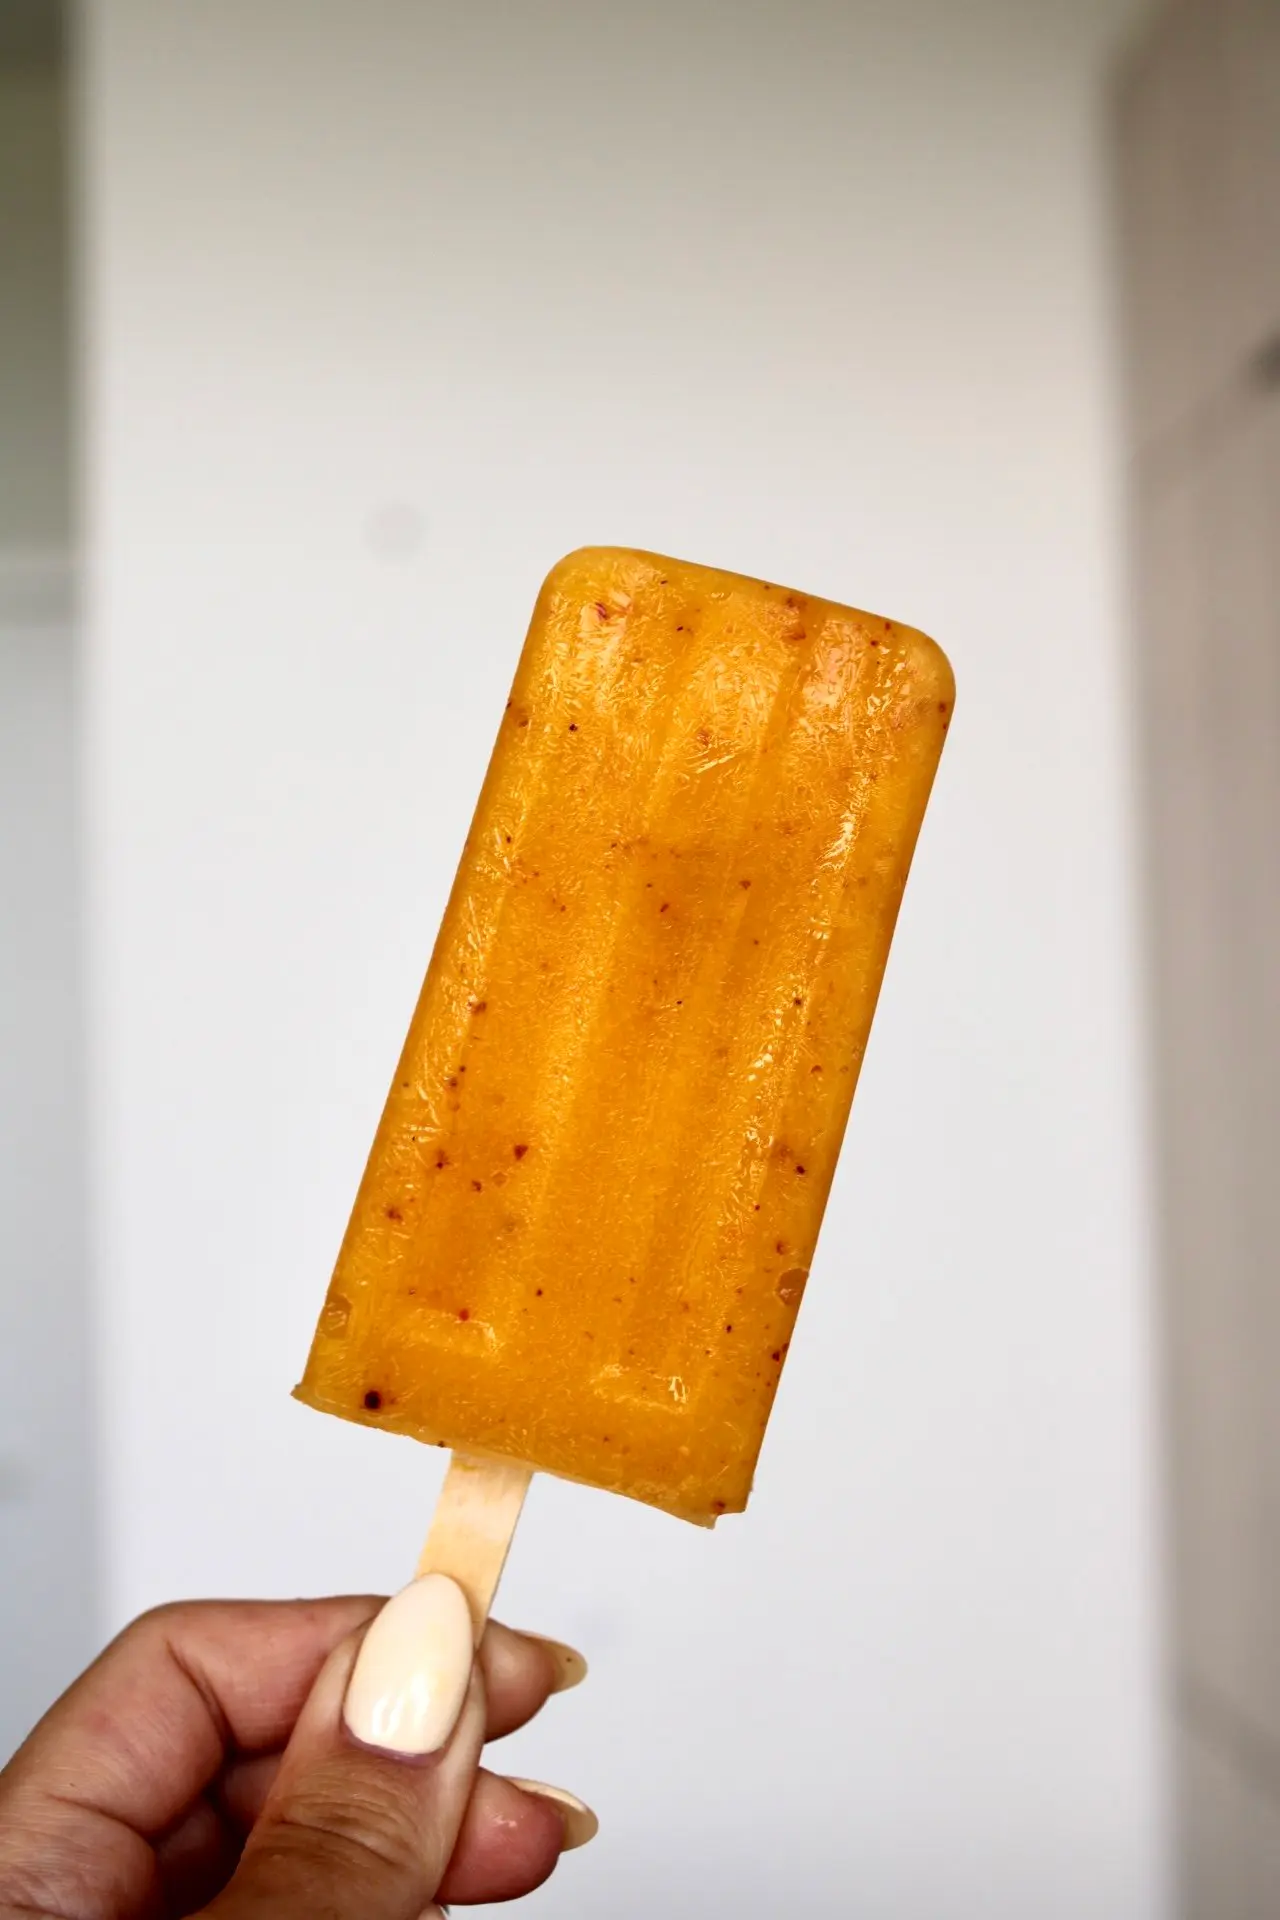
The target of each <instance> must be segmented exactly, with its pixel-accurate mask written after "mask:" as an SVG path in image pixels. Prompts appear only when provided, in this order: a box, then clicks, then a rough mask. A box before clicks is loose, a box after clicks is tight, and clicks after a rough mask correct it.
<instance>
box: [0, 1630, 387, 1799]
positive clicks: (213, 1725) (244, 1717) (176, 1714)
mask: <svg viewBox="0 0 1280 1920" xmlns="http://www.w3.org/2000/svg"><path fill="white" fill-rule="evenodd" d="M381 1604H382V1602H381V1601H380V1600H379V1599H377V1598H375V1597H373V1596H366V1595H350V1596H344V1597H341V1598H337V1599H331V1600H275V1601H273V1600H209V1601H190V1602H183V1603H180V1604H177V1605H174V1606H169V1607H159V1608H157V1609H156V1610H155V1612H153V1613H147V1614H144V1615H143V1616H142V1618H141V1619H140V1620H135V1621H134V1622H133V1624H132V1626H129V1627H127V1628H126V1629H125V1631H124V1632H123V1633H122V1634H121V1635H120V1636H119V1638H118V1639H116V1640H114V1641H112V1643H111V1645H110V1646H109V1647H108V1648H107V1649H106V1651H105V1652H104V1653H102V1654H101V1655H100V1656H99V1657H98V1659H97V1660H95V1661H94V1663H93V1665H92V1666H91V1667H90V1668H89V1669H88V1671H87V1672H86V1673H85V1674H83V1675H82V1676H81V1678H80V1679H79V1680H77V1681H76V1683H75V1685H74V1686H72V1687H70V1688H69V1689H68V1691H67V1692H66V1693H65V1694H63V1696H62V1698H61V1700H59V1701H58V1702H57V1704H56V1706H54V1707H53V1708H52V1709H51V1711H50V1712H49V1713H48V1714H47V1715H46V1716H45V1718H44V1719H43V1720H42V1721H41V1722H40V1724H39V1726H38V1727H37V1728H36V1729H35V1731H34V1732H33V1733H32V1734H31V1736H30V1737H29V1739H28V1740H27V1741H26V1743H25V1744H24V1745H23V1746H22V1747H20V1748H19V1749H18V1752H17V1753H16V1754H15V1756H14V1758H13V1760H12V1761H11V1762H10V1763H9V1766H8V1767H6V1769H5V1770H4V1773H3V1774H0V1802H2V1803H3V1804H4V1805H5V1806H6V1807H7V1806H8V1805H9V1804H10V1803H11V1801H12V1799H13V1798H14V1796H18V1797H21V1796H23V1795H24V1794H25V1792H26V1791H28V1790H29V1789H33V1788H37V1787H38V1786H39V1784H40V1782H41V1781H42V1780H48V1781H51V1782H56V1787H57V1793H58V1795H59V1797H60V1798H61V1799H63V1800H71V1801H74V1802H75V1803H76V1804H77V1805H79V1806H82V1807H85V1808H88V1809H89V1810H91V1811H93V1812H96V1813H99V1814H101V1815H103V1816H105V1817H106V1818H107V1819H110V1820H117V1821H122V1822H124V1823H125V1824H126V1825H128V1826H129V1827H131V1828H133V1829H134V1830H135V1831H136V1832H139V1833H144V1834H145V1833H160V1832H163V1831H164V1829H165V1828H166V1827H167V1826H169V1825H170V1824H171V1822H172V1821H173V1820H175V1819H176V1818H177V1816H178V1815H179V1814H180V1813H181V1812H182V1811H183V1809H184V1808H185V1807H187V1806H189V1805H190V1803H191V1801H192V1800H193V1799H194V1798H195V1797H196V1796H197V1795H198V1794H200V1793H202V1792H203V1791H204V1789H205V1788H206V1787H207V1786H208V1784H209V1782H210V1781H211V1780H213V1779H214V1778H215V1776H216V1775H217V1773H218V1770H219V1768H220V1767H221V1766H222V1763H223V1759H224V1756H225V1754H226V1752H227V1751H228V1749H231V1748H234V1749H236V1750H238V1751H239V1752H241V1753H249V1754H252V1753H262V1752H269V1751H271V1750H272V1749H273V1748H277V1747H282V1746H283V1745H284V1743H285V1741H286V1740H287V1739H288V1737H289V1733H290V1730H291V1729H292V1727H293V1723H294V1721H295V1720H296V1719H297V1717H298V1714H299V1712H300V1711H301V1709H302V1703H303V1701H304V1700H305V1699H306V1697H307V1695H308V1693H309V1692H310V1690H311V1686H312V1683H313V1681H314V1680H315V1677H316V1675H317V1674H318V1673H319V1671H320V1668H321V1667H322V1666H323V1665H324V1662H325V1660H326V1659H327V1658H328V1656H329V1654H330V1653H331V1652H332V1650H333V1648H334V1647H336V1646H337V1644H338V1642H339V1641H340V1640H342V1639H344V1638H345V1637H346V1635H347V1634H349V1633H351V1632H353V1631H354V1630H355V1628H356V1627H359V1626H361V1625H363V1623H364V1622H365V1621H366V1620H368V1619H370V1618H372V1616H373V1614H375V1613H376V1612H377V1610H378V1608H379V1606H380V1605H381Z"/></svg>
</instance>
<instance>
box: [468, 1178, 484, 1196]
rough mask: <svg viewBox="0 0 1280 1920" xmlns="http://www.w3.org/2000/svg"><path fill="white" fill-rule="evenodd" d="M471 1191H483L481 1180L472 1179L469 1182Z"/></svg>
mask: <svg viewBox="0 0 1280 1920" xmlns="http://www.w3.org/2000/svg"><path fill="white" fill-rule="evenodd" d="M471 1191H472V1193H483V1192H484V1182H483V1180H473V1181H472V1182H471Z"/></svg>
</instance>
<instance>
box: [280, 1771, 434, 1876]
mask: <svg viewBox="0 0 1280 1920" xmlns="http://www.w3.org/2000/svg"><path fill="white" fill-rule="evenodd" d="M259 1836H260V1838H261V1840H262V1841H263V1842H264V1843H265V1844H267V1845H270V1846H272V1847H273V1848H280V1849H284V1850H287V1851H289V1852H292V1853H295V1854H297V1853H302V1854H305V1855H306V1856H307V1857H308V1858H309V1859H311V1860H322V1861H323V1862H324V1864H325V1865H326V1867H327V1869H328V1870H329V1871H330V1872H332V1874H333V1875H334V1876H335V1877H340V1878H343V1879H351V1880H353V1881H364V1882H367V1881H368V1879H369V1876H370V1875H371V1874H375V1873H376V1874H379V1875H383V1876H386V1877H387V1878H390V1879H394V1880H396V1881H404V1880H406V1879H408V1878H412V1877H414V1876H416V1875H419V1874H421V1873H423V1872H424V1871H425V1869H426V1861H425V1858H424V1851H423V1844H422V1832H421V1826H420V1822H419V1820H418V1819H415V1818H414V1817H412V1815H411V1814H410V1811H409V1810H408V1808H406V1807H404V1806H402V1805H400V1804H399V1803H398V1802H397V1801H396V1800H395V1799H391V1798H388V1797H387V1796H386V1795H385V1794H379V1793H377V1792H374V1791H371V1790H369V1789H368V1788H367V1787H365V1788H362V1787H361V1785H360V1784H359V1783H354V1782H351V1781H350V1780H346V1781H343V1782H342V1783H340V1785H339V1787H338V1788H337V1790H334V1789H332V1788H329V1787H327V1786H326V1785H325V1784H324V1783H323V1782H321V1783H317V1784H316V1785H314V1786H310V1787H307V1788H303V1789H300V1790H298V1791H296V1792H295V1793H293V1794H291V1795H290V1796H289V1800H288V1802H287V1804H286V1805H284V1806H282V1807H281V1808H280V1809H279V1810H278V1811H277V1812H276V1813H275V1814H273V1815H272V1816H271V1818H270V1821H269V1823H268V1825H267V1827H266V1829H265V1830H264V1829H262V1828H260V1829H259Z"/></svg>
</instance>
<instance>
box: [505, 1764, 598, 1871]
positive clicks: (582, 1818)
mask: <svg viewBox="0 0 1280 1920" xmlns="http://www.w3.org/2000/svg"><path fill="white" fill-rule="evenodd" d="M509 1785H511V1786H513V1787H519V1789H520V1791H521V1793H531V1794H532V1795H533V1797H534V1799H535V1800H549V1801H550V1802H551V1804H552V1806H554V1807H555V1808H557V1809H558V1811H559V1813H560V1815H561V1817H562V1819H563V1820H564V1839H563V1840H562V1842H561V1844H560V1851H561V1852H562V1853H572V1852H573V1849H574V1848H575V1847H585V1846H586V1844H587V1842H588V1840H594V1839H595V1837H596V1835H597V1834H598V1833H599V1831H600V1822H599V1821H598V1820H597V1819H596V1816H595V1815H594V1813H592V1811H591V1809H590V1807H589V1806H588V1805H587V1804H586V1802H585V1800H579V1799H578V1798H577V1796H576V1795H575V1794H572V1793H566V1792H565V1790H564V1788H563V1787H549V1786H547V1784H546V1782H545V1781H543V1780H509Z"/></svg>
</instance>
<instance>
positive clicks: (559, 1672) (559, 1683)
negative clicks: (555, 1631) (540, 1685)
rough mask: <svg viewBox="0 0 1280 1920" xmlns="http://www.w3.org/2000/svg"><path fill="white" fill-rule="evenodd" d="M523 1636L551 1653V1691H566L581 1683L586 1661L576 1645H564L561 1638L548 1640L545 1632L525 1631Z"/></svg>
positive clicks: (585, 1672)
mask: <svg viewBox="0 0 1280 1920" xmlns="http://www.w3.org/2000/svg"><path fill="white" fill-rule="evenodd" d="M524 1637H525V1639H526V1640H532V1641H533V1642H534V1643H535V1644H536V1645H537V1646H539V1647H543V1648H545V1650H546V1652H547V1653H549V1654H550V1655H551V1661H552V1665H553V1666H554V1668H555V1675H556V1677H555V1684H554V1685H553V1686H552V1689H551V1691H552V1693H568V1691H569V1689H570V1687H579V1686H581V1685H582V1682H583V1681H584V1680H585V1679H586V1677H587V1663H586V1661H585V1660H584V1659H583V1657H582V1655H581V1654H580V1653H579V1652H578V1650H577V1648H576V1647H566V1645H565V1643H564V1641H563V1640H548V1638H547V1636H546V1634H545V1633H526V1634H525V1636H524Z"/></svg>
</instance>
